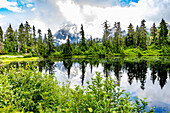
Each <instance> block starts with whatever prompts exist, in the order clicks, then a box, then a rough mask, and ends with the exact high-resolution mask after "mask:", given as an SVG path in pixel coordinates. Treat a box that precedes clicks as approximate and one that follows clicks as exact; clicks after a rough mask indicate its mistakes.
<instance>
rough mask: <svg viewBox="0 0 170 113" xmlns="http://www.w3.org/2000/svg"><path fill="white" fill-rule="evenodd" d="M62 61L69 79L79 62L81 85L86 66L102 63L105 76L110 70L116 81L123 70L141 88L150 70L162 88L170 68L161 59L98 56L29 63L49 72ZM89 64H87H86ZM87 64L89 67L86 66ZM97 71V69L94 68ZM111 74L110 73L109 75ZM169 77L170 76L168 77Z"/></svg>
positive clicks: (130, 81)
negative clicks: (74, 65)
mask: <svg viewBox="0 0 170 113" xmlns="http://www.w3.org/2000/svg"><path fill="white" fill-rule="evenodd" d="M59 61H61V62H63V64H61V65H63V66H64V67H65V70H66V71H67V72H68V79H70V74H71V67H72V66H73V63H78V64H79V69H80V70H81V72H82V75H81V77H80V79H81V85H83V84H84V79H85V75H86V73H85V72H86V68H88V69H90V72H91V73H92V72H93V67H98V66H99V64H102V66H103V72H104V74H105V76H106V77H107V76H108V75H110V74H111V72H114V76H115V77H116V78H117V80H118V81H121V77H122V76H121V73H122V72H125V73H127V76H128V79H127V81H128V83H129V84H130V85H132V84H133V82H134V80H136V81H140V83H141V89H143V90H144V89H145V83H146V78H147V76H148V75H147V72H148V70H150V71H151V75H150V80H151V81H152V83H153V84H155V81H156V80H158V81H159V85H160V87H161V88H162V89H163V87H164V86H165V84H166V83H167V79H168V74H169V69H170V63H169V62H164V61H163V60H158V61H150V62H148V61H146V60H137V61H133V62H132V61H126V60H124V59H122V58H115V59H108V58H106V59H99V58H93V59H89V58H88V59H60V60H52V59H48V60H43V61H37V62H29V65H35V64H36V65H37V66H38V69H39V71H40V72H43V71H45V72H48V73H49V74H54V73H55V68H59V67H58V66H59V65H56V63H57V62H59ZM88 64H89V65H88ZM26 65H28V62H13V63H11V64H9V65H5V66H3V67H1V73H2V70H3V69H4V68H6V69H7V70H9V69H10V68H11V67H12V66H16V67H19V66H22V67H23V68H25V67H26ZM87 65H88V66H89V67H87ZM95 71H97V70H95ZM111 76H112V75H111ZM169 78H170V77H169Z"/></svg>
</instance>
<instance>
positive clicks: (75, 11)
mask: <svg viewBox="0 0 170 113" xmlns="http://www.w3.org/2000/svg"><path fill="white" fill-rule="evenodd" d="M132 1H133V0H132ZM132 1H131V2H128V0H25V1H24V0H22V3H21V4H23V6H21V7H18V4H19V3H18V2H17V0H13V2H9V1H7V0H1V3H0V22H1V24H0V25H1V26H3V28H4V29H5V30H6V28H7V26H8V24H12V25H13V26H14V28H15V29H16V28H18V26H19V24H20V23H21V22H23V23H24V22H25V21H28V22H29V23H30V24H31V25H33V24H34V25H35V27H36V29H42V31H43V32H47V29H48V28H51V29H52V32H53V34H54V33H55V32H56V31H57V30H58V29H59V28H60V26H61V24H63V23H65V22H71V23H73V24H76V25H78V30H79V29H80V25H81V24H83V25H84V29H85V33H87V34H89V35H92V36H93V37H102V35H103V27H102V25H101V24H102V23H103V22H104V21H105V20H108V21H109V23H110V25H111V26H112V27H113V25H114V22H120V23H121V27H122V29H124V30H127V27H128V25H129V24H130V23H132V24H133V26H134V28H135V27H136V25H139V26H140V23H141V20H142V19H145V20H146V26H147V27H148V28H150V27H151V26H152V24H153V22H156V25H157V26H159V23H160V21H161V19H162V18H164V19H165V21H166V22H168V23H170V15H169V11H170V0H139V1H138V2H132ZM127 2H128V3H127ZM2 8H7V9H8V10H9V11H12V12H13V13H3V12H1V9H2Z"/></svg>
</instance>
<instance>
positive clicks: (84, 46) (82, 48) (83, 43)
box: [80, 24, 87, 52]
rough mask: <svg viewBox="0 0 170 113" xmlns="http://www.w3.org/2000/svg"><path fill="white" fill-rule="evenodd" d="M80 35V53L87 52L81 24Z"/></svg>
mask: <svg viewBox="0 0 170 113" xmlns="http://www.w3.org/2000/svg"><path fill="white" fill-rule="evenodd" d="M80 34H81V43H80V48H81V51H83V52H85V51H86V50H87V45H86V39H85V36H84V29H83V25H82V24H81V31H80Z"/></svg>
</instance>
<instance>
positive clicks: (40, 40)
mask: <svg viewBox="0 0 170 113" xmlns="http://www.w3.org/2000/svg"><path fill="white" fill-rule="evenodd" d="M38 54H39V55H42V33H41V30H40V29H38Z"/></svg>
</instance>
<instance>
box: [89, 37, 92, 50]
mask: <svg viewBox="0 0 170 113" xmlns="http://www.w3.org/2000/svg"><path fill="white" fill-rule="evenodd" d="M89 46H90V47H92V46H93V40H92V36H90V43H89Z"/></svg>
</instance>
